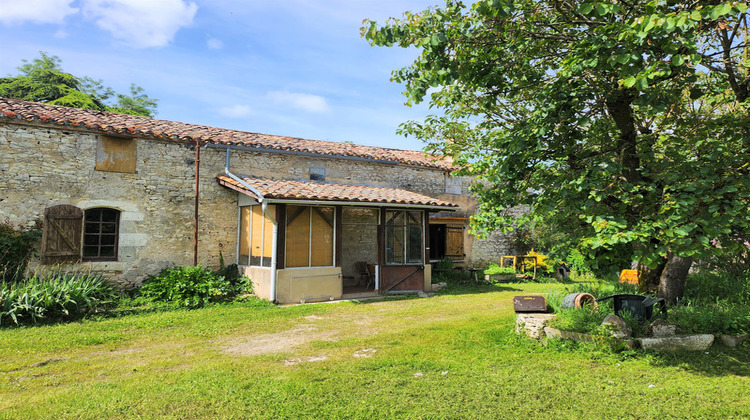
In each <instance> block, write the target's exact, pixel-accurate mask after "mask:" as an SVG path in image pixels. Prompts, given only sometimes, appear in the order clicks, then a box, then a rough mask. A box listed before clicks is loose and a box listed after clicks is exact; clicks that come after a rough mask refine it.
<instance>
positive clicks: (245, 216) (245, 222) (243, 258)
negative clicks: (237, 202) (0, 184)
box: [239, 206, 253, 265]
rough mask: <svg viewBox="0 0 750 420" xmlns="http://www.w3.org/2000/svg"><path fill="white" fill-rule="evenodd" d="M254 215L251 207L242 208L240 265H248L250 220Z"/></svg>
mask: <svg viewBox="0 0 750 420" xmlns="http://www.w3.org/2000/svg"><path fill="white" fill-rule="evenodd" d="M252 214H253V213H252V208H251V207H249V206H245V207H241V208H240V259H239V264H240V265H245V264H248V261H249V260H248V259H249V257H250V218H251V215H252Z"/></svg>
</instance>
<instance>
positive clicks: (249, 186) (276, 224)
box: [224, 147, 279, 302]
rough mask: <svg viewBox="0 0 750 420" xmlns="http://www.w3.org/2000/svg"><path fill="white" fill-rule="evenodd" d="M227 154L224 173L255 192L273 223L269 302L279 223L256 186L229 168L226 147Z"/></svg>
mask: <svg viewBox="0 0 750 420" xmlns="http://www.w3.org/2000/svg"><path fill="white" fill-rule="evenodd" d="M226 151H227V155H226V158H225V160H224V174H225V175H226V176H228V177H230V178H232V179H233V180H235V181H237V182H239V183H240V185H242V186H243V187H245V188H247V189H248V190H250V191H252V193H253V194H255V195H256V196H257V197H258V202H259V203H260V206H261V209H262V210H263V214H264V215H265V216H266V217H268V218H269V219H271V223H272V224H273V241H271V243H272V245H271V295H270V296H269V300H270V301H271V302H276V251H277V250H278V246H279V241H278V233H279V223H278V222H277V221H276V218H275V217H273V215H272V214H271V212H270V211H269V210H268V202H267V201H266V198H265V197H263V194H262V193H261V192H260V191H258V190H257V189H256V188H254V187H252V186H251V185H250V184H248V183H247V182H245V180H244V179H242V178H240V177H238V176H237V175H235V174H233V173H232V172H231V171H230V170H229V151H230V150H229V148H228V147H227V149H226Z"/></svg>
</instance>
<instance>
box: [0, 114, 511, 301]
mask: <svg viewBox="0 0 750 420" xmlns="http://www.w3.org/2000/svg"><path fill="white" fill-rule="evenodd" d="M135 141H136V154H137V160H136V172H135V173H118V172H105V171H98V170H96V169H95V164H96V152H97V135H96V134H91V133H86V132H82V131H73V130H68V129H56V128H50V127H46V126H43V125H40V126H33V125H15V124H0V151H2V153H0V179H1V181H2V182H0V220H2V221H6V222H9V223H11V224H14V225H23V226H30V225H33V224H34V223H36V222H38V221H40V220H41V218H42V216H43V212H44V209H45V208H47V207H50V206H54V205H58V204H70V205H74V206H77V207H79V208H81V209H84V210H85V209H88V208H92V207H109V208H115V209H118V210H120V211H121V223H120V243H119V250H118V254H119V255H118V260H117V261H113V262H88V263H84V264H80V265H79V267H84V268H90V269H94V270H103V271H105V272H106V273H109V274H110V275H111V276H112V277H113V278H116V279H117V281H118V282H119V283H120V284H121V285H122V286H124V287H133V286H137V285H139V284H140V282H141V281H142V279H143V278H144V277H145V276H147V275H150V274H156V273H158V272H159V271H160V270H161V269H163V268H165V267H168V266H174V265H189V264H192V261H193V220H194V197H195V191H194V188H195V164H194V162H195V148H194V146H193V145H192V144H184V143H176V142H171V141H170V142H167V141H160V140H147V139H135ZM224 164H225V151H224V150H223V149H214V148H201V167H200V209H199V211H200V217H199V238H200V240H199V246H198V252H199V257H198V260H199V263H200V264H202V265H206V266H209V267H217V266H218V263H219V254H220V253H221V254H223V256H224V260H225V261H226V262H227V263H228V264H229V263H233V262H235V261H236V247H237V215H238V209H237V193H236V192H234V191H231V190H229V189H227V188H224V187H222V186H220V185H219V184H218V183H217V182H216V179H215V178H216V175H218V174H220V173H222V172H223V170H224ZM321 169H322V170H324V171H325V181H326V182H337V183H344V184H358V185H372V186H385V187H396V188H402V189H407V190H410V191H415V192H418V193H422V194H425V195H429V196H432V197H436V198H439V199H443V200H447V201H451V202H455V203H457V204H459V205H460V206H461V208H462V210H463V211H466V212H469V213H471V212H473V211H474V209H476V202H475V200H473V199H471V198H470V197H469V196H468V186H469V183H468V182H467V180H466V179H465V178H462V179H452V178H450V177H449V175H447V174H446V173H444V172H442V171H438V170H433V169H427V168H417V167H409V166H406V165H391V164H381V163H376V162H367V161H361V160H349V159H340V158H335V157H332V158H325V157H310V156H305V155H301V154H285V153H266V152H263V153H260V152H250V151H237V150H235V151H232V152H231V170H232V171H233V172H235V173H238V174H247V175H254V176H259V177H268V178H275V179H298V180H309V179H310V172H311V170H313V171H315V172H317V173H320V171H321ZM446 180H447V181H448V185H446ZM459 192H460V193H461V194H458V193H459ZM467 231H468V229H467ZM506 242H507V241H504V240H503V239H502V238H498V237H494V236H493V237H492V238H491V239H489V240H474V239H473V237H472V236H470V235H468V234H467V236H466V241H465V243H466V249H467V259H468V260H469V261H471V260H472V259H475V260H477V261H490V260H493V257H494V256H495V255H499V254H502V253H504V252H505V248H504V247H505V246H506V245H504V244H505V243H506ZM37 263H38V261H37V262H36V263H33V264H32V267H34V266H35V264H37ZM350 263H351V262H347V264H349V265H351V264H350ZM346 270H347V275H348V271H349V268H348V267H347V268H346Z"/></svg>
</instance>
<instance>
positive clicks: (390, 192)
mask: <svg viewBox="0 0 750 420" xmlns="http://www.w3.org/2000/svg"><path fill="white" fill-rule="evenodd" d="M237 176H238V177H240V178H241V179H242V180H243V181H245V182H246V183H247V184H248V185H250V186H251V187H253V188H255V189H256V190H258V191H259V192H260V193H261V194H263V196H264V197H265V198H268V199H277V200H313V201H345V202H355V203H372V204H395V205H398V204H402V205H417V206H429V207H446V208H450V207H458V205H456V204H453V203H449V202H447V201H442V200H438V199H436V198H432V197H428V196H426V195H422V194H417V193H414V192H411V191H406V190H401V189H397V188H384V187H370V186H364V185H344V184H332V183H321V182H306V181H282V180H272V179H262V178H255V177H251V176H247V175H237ZM217 179H218V181H219V184H221V185H224V186H225V187H228V188H232V189H234V190H237V191H240V192H242V193H244V194H247V195H249V196H251V197H253V198H255V199H258V196H257V195H256V194H254V193H253V192H252V191H251V190H248V189H247V188H246V187H245V186H243V185H241V184H240V183H239V182H237V181H236V180H234V179H232V178H230V177H229V176H227V175H219V176H218V177H217Z"/></svg>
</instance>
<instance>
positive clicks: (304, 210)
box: [286, 206, 310, 267]
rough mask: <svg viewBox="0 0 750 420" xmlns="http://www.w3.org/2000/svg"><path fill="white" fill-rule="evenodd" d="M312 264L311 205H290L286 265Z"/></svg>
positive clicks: (287, 225)
mask: <svg viewBox="0 0 750 420" xmlns="http://www.w3.org/2000/svg"><path fill="white" fill-rule="evenodd" d="M309 265H310V207H302V206H288V207H287V221H286V266H287V267H308V266H309Z"/></svg>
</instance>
